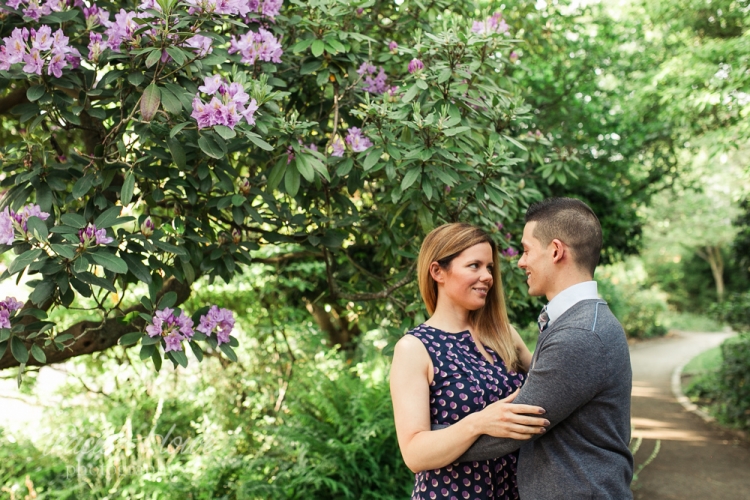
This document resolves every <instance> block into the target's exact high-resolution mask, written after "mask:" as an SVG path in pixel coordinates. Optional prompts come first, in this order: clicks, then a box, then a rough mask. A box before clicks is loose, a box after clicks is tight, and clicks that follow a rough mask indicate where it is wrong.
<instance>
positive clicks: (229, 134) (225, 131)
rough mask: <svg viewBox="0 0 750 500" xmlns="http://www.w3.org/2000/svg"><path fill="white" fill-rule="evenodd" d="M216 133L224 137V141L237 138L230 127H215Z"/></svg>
mask: <svg viewBox="0 0 750 500" xmlns="http://www.w3.org/2000/svg"><path fill="white" fill-rule="evenodd" d="M214 132H216V133H217V134H219V135H220V136H222V137H223V138H224V139H227V140H229V139H234V138H235V137H237V133H236V132H235V131H234V130H232V129H231V128H229V127H225V126H224V125H215V126H214Z"/></svg>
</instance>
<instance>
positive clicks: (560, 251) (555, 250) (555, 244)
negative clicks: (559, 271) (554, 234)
mask: <svg viewBox="0 0 750 500" xmlns="http://www.w3.org/2000/svg"><path fill="white" fill-rule="evenodd" d="M549 244H550V246H551V247H552V262H554V263H555V264H558V263H559V262H561V261H562V260H563V259H564V258H565V256H566V253H567V252H568V247H567V246H566V245H565V243H563V242H562V241H560V240H558V239H557V238H555V239H554V240H552V241H550V243H549Z"/></svg>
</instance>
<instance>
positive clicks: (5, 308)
mask: <svg viewBox="0 0 750 500" xmlns="http://www.w3.org/2000/svg"><path fill="white" fill-rule="evenodd" d="M21 307H23V303H21V302H19V301H17V300H16V299H15V298H14V297H6V298H5V300H3V301H2V302H0V328H10V327H11V324H10V317H11V315H12V314H13V313H14V312H16V311H17V310H19V309H21Z"/></svg>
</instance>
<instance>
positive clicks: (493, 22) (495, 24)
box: [471, 12, 510, 35]
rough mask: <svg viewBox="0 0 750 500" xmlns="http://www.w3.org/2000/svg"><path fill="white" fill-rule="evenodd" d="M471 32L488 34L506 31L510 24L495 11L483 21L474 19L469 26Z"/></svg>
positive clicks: (508, 29)
mask: <svg viewBox="0 0 750 500" xmlns="http://www.w3.org/2000/svg"><path fill="white" fill-rule="evenodd" d="M471 31H472V32H473V33H478V34H480V35H489V34H492V33H507V32H508V31H510V26H508V23H506V22H505V19H503V15H502V14H501V13H500V12H495V13H494V14H492V15H491V16H490V17H488V18H487V19H485V20H484V21H474V24H472V26H471Z"/></svg>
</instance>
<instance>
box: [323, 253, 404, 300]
mask: <svg viewBox="0 0 750 500" xmlns="http://www.w3.org/2000/svg"><path fill="white" fill-rule="evenodd" d="M324 253H325V261H326V277H327V278H328V288H329V289H330V290H331V295H332V297H333V298H334V299H344V300H351V301H364V300H379V299H386V298H388V297H389V296H390V295H391V294H392V293H393V292H395V291H396V290H398V289H399V288H401V287H403V286H405V285H408V284H409V283H410V282H411V280H412V279H413V278H414V271H415V270H416V268H417V262H416V261H414V262H413V263H412V265H411V266H410V267H409V270H408V271H407V273H406V276H404V277H403V278H401V279H400V280H398V281H397V282H396V283H394V284H392V285H391V286H389V287H387V288H384V289H383V290H381V291H379V292H374V293H347V292H344V291H342V290H341V288H340V287H339V286H338V285H337V284H336V280H334V278H333V266H332V265H331V263H330V262H329V260H328V251H324Z"/></svg>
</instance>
